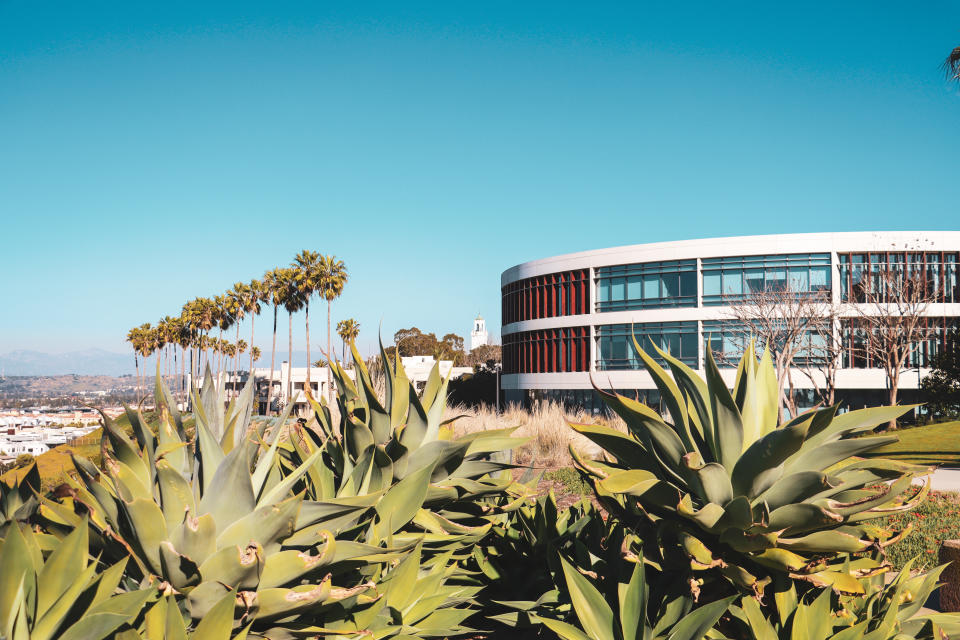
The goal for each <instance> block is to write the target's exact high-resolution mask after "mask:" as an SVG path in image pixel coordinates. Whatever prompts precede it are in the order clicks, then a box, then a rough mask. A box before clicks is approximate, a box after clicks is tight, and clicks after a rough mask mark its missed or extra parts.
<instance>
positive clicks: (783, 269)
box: [501, 231, 960, 410]
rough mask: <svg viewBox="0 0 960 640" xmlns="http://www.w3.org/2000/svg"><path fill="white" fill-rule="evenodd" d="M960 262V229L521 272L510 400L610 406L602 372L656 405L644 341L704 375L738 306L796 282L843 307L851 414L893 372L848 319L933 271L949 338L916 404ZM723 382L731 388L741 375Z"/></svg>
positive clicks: (954, 297)
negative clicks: (869, 296) (880, 294)
mask: <svg viewBox="0 0 960 640" xmlns="http://www.w3.org/2000/svg"><path fill="white" fill-rule="evenodd" d="M958 258H960V232H958V231H946V232H944V231H938V232H899V231H898V232H855V233H809V234H789V235H766V236H743V237H733V238H712V239H703V240H686V241H678V242H661V243H652V244H641V245H633V246H625V247H616V248H611V249H600V250H594V251H584V252H581V253H573V254H567V255H562V256H556V257H552V258H546V259H543V260H535V261H532V262H526V263H523V264H519V265H517V266H515V267H512V268H510V269H507V270H506V271H505V272H503V274H502V276H501V291H502V315H503V317H502V327H503V328H502V338H503V378H502V383H501V386H502V390H503V392H504V399H505V401H506V402H508V403H519V404H529V403H530V402H533V401H537V400H545V399H553V400H557V401H561V402H564V403H565V404H569V405H576V406H583V407H585V408H588V409H593V410H598V409H599V408H600V407H599V404H600V403H599V398H598V397H597V395H596V394H595V393H594V392H593V387H592V385H591V376H592V378H593V380H594V381H595V382H596V384H597V385H598V386H600V387H601V388H605V389H616V390H618V391H621V392H628V393H630V394H631V395H633V394H634V393H636V394H637V395H641V396H644V397H645V398H647V399H648V401H650V400H651V399H652V400H653V401H656V397H655V396H656V392H655V391H654V390H655V389H656V385H655V384H654V383H653V380H652V378H651V377H650V375H649V374H648V373H647V372H646V370H644V368H643V366H642V363H641V362H640V360H639V358H638V357H637V356H636V354H635V352H634V349H633V346H632V340H631V337H630V336H631V332H632V333H633V334H634V335H636V337H637V340H638V342H640V344H641V345H644V344H647V345H648V344H649V342H650V341H653V342H654V343H655V344H657V345H658V346H659V347H660V348H662V349H664V350H669V352H670V353H671V354H672V355H673V356H675V357H677V358H679V359H680V360H682V361H683V362H685V363H686V364H688V365H689V366H691V367H693V368H695V369H698V370H700V372H701V374H702V373H703V368H704V362H705V357H706V355H705V354H706V349H707V348H710V349H712V350H713V351H714V353H716V352H718V351H727V350H729V348H730V344H729V339H728V338H729V337H728V336H726V335H725V333H724V332H725V331H727V328H728V327H729V325H730V322H731V318H732V316H733V312H732V309H731V305H732V304H737V300H738V297H739V299H740V300H741V301H743V300H744V299H745V298H746V296H748V295H750V294H752V293H755V292H757V291H764V290H770V291H775V290H777V289H778V288H780V289H783V288H784V287H785V284H786V283H787V282H789V283H790V287H791V291H794V290H799V291H808V292H810V293H811V294H813V293H817V294H819V295H820V296H823V297H826V298H828V299H829V300H830V301H831V303H832V304H833V305H834V308H835V309H837V310H838V311H839V315H840V316H841V322H840V325H839V326H838V327H837V331H838V332H840V333H841V334H842V335H841V336H839V337H840V339H841V340H842V341H845V342H844V343H843V355H842V356H841V361H840V362H839V369H838V371H837V374H836V388H837V390H838V399H839V400H840V401H841V402H846V403H847V404H848V406H863V405H865V404H877V403H881V402H883V401H884V391H885V389H886V388H887V384H888V383H887V379H886V375H885V373H884V371H883V370H882V369H880V368H879V367H878V366H877V365H876V363H872V362H869V361H864V360H863V357H862V356H858V355H857V350H856V349H855V348H854V345H853V344H852V341H853V340H855V337H854V336H855V332H854V331H852V330H850V329H848V328H845V327H846V326H847V325H845V324H844V318H848V319H852V318H855V317H857V316H858V310H857V309H856V308H855V305H856V304H857V303H858V299H857V290H858V285H859V283H860V282H861V281H863V279H865V278H868V277H870V273H871V272H874V273H875V272H876V270H877V269H883V268H890V267H896V266H897V265H903V266H904V267H905V268H906V269H908V270H910V269H919V270H920V271H922V272H923V273H924V274H926V277H928V278H929V281H930V282H931V283H932V284H931V286H932V287H934V288H935V293H936V296H935V299H934V300H933V301H932V302H931V303H930V304H929V305H927V307H926V309H925V310H924V315H925V316H927V317H926V318H924V321H925V322H928V323H929V326H930V327H935V328H936V330H935V331H934V332H933V337H932V338H931V339H930V340H929V341H927V342H928V343H927V344H923V345H921V346H920V347H919V348H918V349H917V352H916V354H915V356H914V362H912V363H911V364H912V365H913V366H914V368H913V370H912V371H907V372H904V373H902V374H901V376H900V388H901V389H903V390H904V391H905V393H904V394H902V396H901V397H902V398H903V399H905V400H909V399H910V394H911V393H912V395H913V397H916V390H917V389H918V386H919V380H920V379H921V378H922V377H923V376H924V375H926V373H927V372H928V371H929V369H928V365H929V362H930V358H931V357H932V356H933V355H934V354H935V353H936V352H937V350H938V349H940V348H942V346H943V343H944V340H945V338H946V334H947V333H948V332H949V331H950V330H951V329H952V328H954V327H956V326H957V323H958V320H960V282H958ZM871 270H873V271H871ZM708 343H709V344H708ZM724 355H726V356H735V355H736V354H729V353H725V354H724ZM731 359H735V358H730V357H727V358H724V359H723V360H726V361H728V362H729V361H730V360H731ZM721 362H722V360H721ZM721 366H723V365H722V364H721ZM721 373H722V374H723V375H724V377H725V378H726V379H727V380H728V383H729V384H731V385H732V382H733V377H734V373H735V371H734V370H733V369H732V368H724V369H722V371H721ZM792 378H793V382H794V386H795V387H796V388H799V389H803V388H812V387H813V386H814V384H813V382H811V381H810V380H809V378H807V377H806V376H804V375H802V374H800V373H798V374H797V375H794V376H792ZM652 396H653V397H652Z"/></svg>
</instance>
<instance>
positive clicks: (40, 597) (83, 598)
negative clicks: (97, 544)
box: [0, 522, 157, 640]
mask: <svg viewBox="0 0 960 640" xmlns="http://www.w3.org/2000/svg"><path fill="white" fill-rule="evenodd" d="M125 564H126V561H125V560H121V561H120V562H118V563H117V564H114V565H112V566H110V567H109V568H107V569H106V570H105V571H103V572H98V565H97V563H96V562H91V561H90V558H89V556H88V555H87V528H86V527H77V528H76V529H75V530H74V531H73V533H71V534H69V535H68V536H66V537H65V538H64V539H63V540H58V539H57V538H55V537H52V536H45V535H42V534H37V533H34V532H33V531H32V530H31V529H30V528H29V527H26V526H24V525H21V524H19V523H16V522H14V523H10V524H9V525H8V527H7V531H6V534H5V535H4V537H3V547H2V548H0V636H2V637H4V638H24V639H27V638H29V639H30V640H47V639H52V638H58V639H60V640H100V639H101V638H107V637H110V636H112V634H113V633H114V632H115V631H116V630H117V629H119V628H120V627H121V626H123V625H125V624H127V623H128V622H131V621H132V620H134V619H135V618H137V617H138V616H139V615H140V612H141V610H142V609H143V607H144V605H145V604H146V603H147V601H149V600H151V599H153V598H155V597H156V595H157V592H156V589H140V590H134V591H129V592H121V593H116V592H117V589H118V586H120V583H121V580H122V579H123V573H124V566H125Z"/></svg>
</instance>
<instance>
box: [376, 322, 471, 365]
mask: <svg viewBox="0 0 960 640" xmlns="http://www.w3.org/2000/svg"><path fill="white" fill-rule="evenodd" d="M393 342H394V344H395V345H396V346H394V347H390V348H389V349H387V350H386V352H387V354H388V355H390V357H391V358H395V357H396V355H397V354H398V353H399V354H400V356H401V357H406V356H433V357H435V358H436V359H437V360H453V364H454V366H457V367H458V366H460V365H462V364H463V363H464V362H465V361H466V358H467V355H466V353H465V352H464V350H463V338H462V337H460V336H458V335H457V334H455V333H448V334H446V335H445V336H443V337H442V338H439V339H438V338H437V336H436V334H434V333H423V332H422V331H420V329H418V328H417V327H410V328H409V329H400V330H399V331H397V332H396V333H395V334H393Z"/></svg>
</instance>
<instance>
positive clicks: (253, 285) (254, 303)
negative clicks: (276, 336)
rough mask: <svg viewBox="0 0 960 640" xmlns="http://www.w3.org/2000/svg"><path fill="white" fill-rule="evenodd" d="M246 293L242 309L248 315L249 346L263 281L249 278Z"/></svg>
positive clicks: (251, 371)
mask: <svg viewBox="0 0 960 640" xmlns="http://www.w3.org/2000/svg"><path fill="white" fill-rule="evenodd" d="M246 291H247V295H246V297H245V298H244V299H243V311H244V313H246V314H247V315H249V316H250V346H253V325H254V321H255V320H256V319H257V316H258V315H259V314H260V302H261V301H263V300H264V299H265V298H264V295H265V294H264V291H263V283H262V282H261V281H260V280H251V281H250V284H248V285H247V289H246ZM255 360H256V358H254V357H253V349H251V350H250V375H251V376H252V375H253V362H254V361H255Z"/></svg>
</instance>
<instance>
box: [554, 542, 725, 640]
mask: <svg viewBox="0 0 960 640" xmlns="http://www.w3.org/2000/svg"><path fill="white" fill-rule="evenodd" d="M560 562H561V564H562V566H563V575H564V578H565V580H566V585H567V589H568V591H569V593H570V599H571V601H572V603H573V610H574V613H575V614H576V619H575V620H572V621H571V622H564V621H562V620H557V619H553V618H548V617H541V618H539V620H540V622H542V623H543V624H544V625H545V626H546V627H547V628H549V629H550V630H551V631H553V632H554V633H556V634H557V635H558V636H560V638H562V640H700V639H701V638H703V637H704V636H705V635H706V634H707V632H708V631H710V630H711V628H712V627H713V626H714V624H716V622H717V620H719V619H720V616H722V615H723V614H724V613H726V611H727V607H729V606H730V604H731V603H732V602H733V600H734V599H735V598H734V597H732V596H731V597H728V598H726V599H723V600H716V601H714V602H710V603H708V604H705V605H703V606H702V607H699V608H697V609H693V598H692V597H691V596H689V595H686V596H678V597H675V598H672V599H668V600H664V601H661V602H659V603H654V602H652V601H651V598H650V586H649V585H648V584H647V579H646V570H645V568H644V564H643V562H642V561H638V562H636V563H633V573H632V575H631V576H630V579H629V581H628V582H626V583H620V584H618V585H616V587H617V588H616V589H615V590H614V591H613V593H608V594H607V595H606V596H605V595H604V593H602V592H601V591H600V590H599V589H597V588H596V587H595V586H594V585H593V584H591V582H590V580H588V579H587V577H586V576H584V575H583V574H582V573H581V570H580V569H579V568H577V567H576V566H574V565H572V564H571V563H569V562H568V561H567V560H566V559H564V558H562V557H561V558H560ZM614 594H615V595H614ZM655 605H656V606H655ZM651 613H652V615H651Z"/></svg>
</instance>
